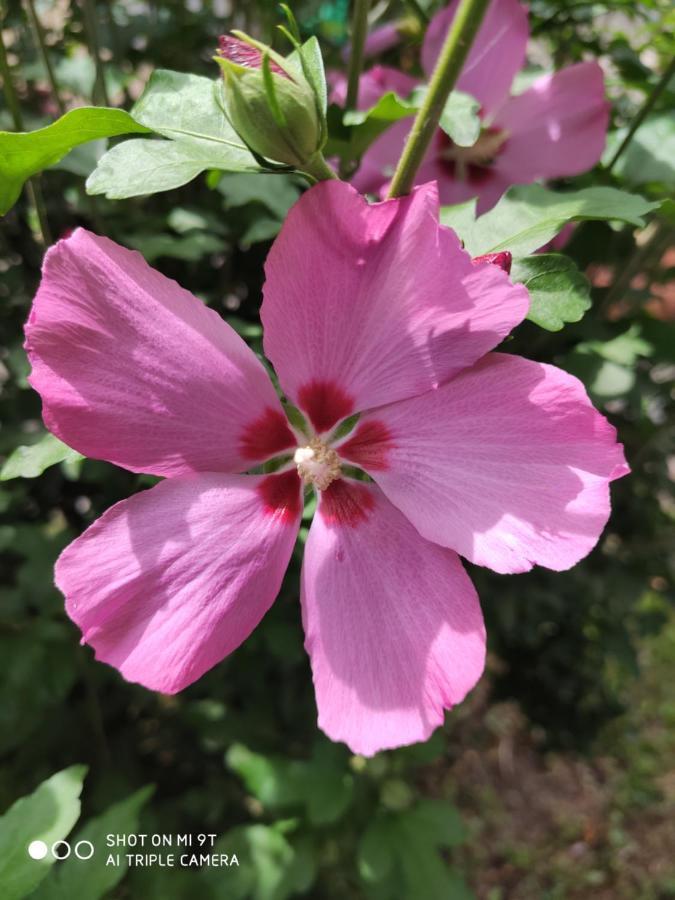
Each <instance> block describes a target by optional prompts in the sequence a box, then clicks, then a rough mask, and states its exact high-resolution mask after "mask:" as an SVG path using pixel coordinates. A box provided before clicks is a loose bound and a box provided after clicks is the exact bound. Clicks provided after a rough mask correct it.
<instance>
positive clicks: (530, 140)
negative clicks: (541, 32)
mask: <svg viewBox="0 0 675 900" xmlns="http://www.w3.org/2000/svg"><path fill="white" fill-rule="evenodd" d="M608 121H609V104H608V103H607V101H606V100H605V82H604V76H603V72H602V69H601V68H600V66H599V65H598V64H597V63H596V62H586V63H577V64H576V65H574V66H569V67H568V68H566V69H561V70H560V71H559V72H555V73H554V74H553V75H545V76H543V77H542V78H539V79H537V81H535V83H534V84H533V85H532V87H531V88H529V89H528V90H527V91H525V92H524V93H522V94H519V95H518V96H517V97H511V98H510V99H509V100H508V101H507V102H506V104H505V105H504V106H503V107H502V109H500V110H499V112H498V113H497V115H496V116H495V125H496V126H498V127H499V128H504V129H505V130H506V131H507V132H508V134H509V137H508V139H507V141H506V143H505V145H504V147H503V149H502V152H501V153H500V154H499V156H498V157H497V160H496V162H495V167H496V168H498V169H499V171H500V173H502V175H503V176H504V177H506V178H508V179H509V180H510V181H511V182H512V183H513V184H529V183H530V182H532V181H535V180H537V179H539V178H560V177H563V176H567V175H578V174H579V173H580V172H585V171H587V170H588V169H590V168H592V167H593V166H594V165H595V164H596V163H597V162H598V160H599V159H600V157H601V156H602V152H603V150H604V148H605V137H606V134H607V124H608Z"/></svg>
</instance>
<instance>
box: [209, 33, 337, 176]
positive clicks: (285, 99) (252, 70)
mask: <svg viewBox="0 0 675 900" xmlns="http://www.w3.org/2000/svg"><path fill="white" fill-rule="evenodd" d="M236 34H237V35H238V34H239V32H237V33H236ZM219 43H220V48H219V55H218V57H216V61H217V62H218V64H219V65H220V67H221V69H222V70H223V76H224V84H223V100H224V105H225V112H226V113H227V117H228V118H229V120H230V122H231V123H232V126H233V127H234V129H235V131H237V133H238V134H239V136H240V137H241V138H242V139H243V140H244V141H245V143H246V144H247V145H248V147H250V149H251V150H252V151H253V153H256V154H257V155H258V156H261V157H263V158H265V159H268V160H273V161H275V162H279V163H284V164H286V165H289V166H294V167H296V168H302V167H303V166H304V165H305V164H306V163H307V162H308V160H310V159H311V158H312V157H314V156H315V155H316V153H317V152H318V151H319V150H320V149H321V147H322V146H323V144H324V143H325V135H326V129H325V122H324V117H323V113H322V111H321V104H320V102H319V100H318V98H317V96H316V94H315V91H314V89H313V87H312V85H311V84H310V82H309V81H308V80H307V78H306V77H305V75H304V73H303V68H302V64H301V62H300V61H299V58H298V54H297V53H296V54H295V56H296V58H295V59H293V58H286V57H283V56H281V55H280V54H278V53H275V51H274V50H272V49H271V48H270V47H267V46H266V45H265V44H260V43H258V42H257V41H254V40H253V38H249V37H248V36H247V35H242V36H241V38H239V37H232V36H230V35H226V36H223V37H221V38H220V41H219Z"/></svg>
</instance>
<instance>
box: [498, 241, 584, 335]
mask: <svg viewBox="0 0 675 900" xmlns="http://www.w3.org/2000/svg"><path fill="white" fill-rule="evenodd" d="M511 280H512V281H515V282H520V283H521V284H524V285H525V287H526V288H527V290H528V292H529V294H530V310H529V312H528V314H527V318H528V319H529V320H530V321H531V322H534V323H535V324H536V325H539V327H540V328H545V329H546V330H547V331H560V329H561V328H562V327H563V326H564V325H565V323H567V322H578V321H579V320H580V319H581V318H582V317H583V315H584V313H585V312H586V310H587V309H589V308H590V306H591V295H590V285H589V283H588V280H587V278H586V277H585V275H583V274H582V273H581V272H580V271H579V270H578V269H577V267H576V265H575V264H574V262H573V261H572V260H571V259H570V258H569V257H568V256H563V255H562V254H560V253H541V254H537V255H536V256H525V257H520V258H517V259H514V261H513V266H512V268H511Z"/></svg>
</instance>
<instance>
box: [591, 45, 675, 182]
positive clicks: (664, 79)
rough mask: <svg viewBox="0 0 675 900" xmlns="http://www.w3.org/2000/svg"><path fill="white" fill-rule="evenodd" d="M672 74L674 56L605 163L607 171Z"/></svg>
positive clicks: (674, 69) (674, 65)
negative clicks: (612, 154)
mask: <svg viewBox="0 0 675 900" xmlns="http://www.w3.org/2000/svg"><path fill="white" fill-rule="evenodd" d="M673 75H675V56H674V57H673V58H672V59H671V61H670V65H669V66H668V67H667V69H666V70H665V72H664V73H663V75H662V76H661V78H660V79H659V81H658V83H657V84H656V85H655V86H654V88H653V90H652V91H651V93H650V94H649V96H648V97H647V99H646V100H645V102H644V103H643V105H642V108H641V109H640V112H639V113H638V114H637V115H636V116H635V118H634V119H633V121H632V122H631V125H630V128H629V129H628V133H627V134H626V137H625V138H624V139H623V140H622V141H621V144H620V145H619V147H618V149H617V151H616V153H615V154H614V156H613V157H612V158H611V159H610V161H609V162H608V163H607V171H608V172H611V170H612V169H613V168H614V166H615V165H616V162H617V160H618V159H619V157H620V156H621V155H622V153H623V152H624V150H625V149H626V147H627V146H628V145H629V144H630V142H631V141H632V140H633V135H634V134H635V132H636V131H637V130H638V128H639V127H640V125H642V123H643V122H644V120H645V119H646V118H647V116H648V115H649V113H650V112H651V111H652V109H653V108H654V104H655V103H656V101H657V100H658V99H659V97H660V96H661V94H662V93H663V92H664V90H665V89H666V87H667V85H668V82H669V81H670V79H671V78H672V77H673Z"/></svg>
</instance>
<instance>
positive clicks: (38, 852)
mask: <svg viewBox="0 0 675 900" xmlns="http://www.w3.org/2000/svg"><path fill="white" fill-rule="evenodd" d="M48 851H49V847H48V846H47V845H46V844H45V842H44V841H31V842H30V844H29V845H28V855H29V856H30V858H31V859H44V858H45V856H46V855H47V852H48Z"/></svg>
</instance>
